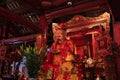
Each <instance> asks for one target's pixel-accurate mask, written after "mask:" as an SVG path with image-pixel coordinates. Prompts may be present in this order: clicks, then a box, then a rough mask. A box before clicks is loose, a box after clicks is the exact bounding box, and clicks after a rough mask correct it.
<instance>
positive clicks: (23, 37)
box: [0, 34, 37, 44]
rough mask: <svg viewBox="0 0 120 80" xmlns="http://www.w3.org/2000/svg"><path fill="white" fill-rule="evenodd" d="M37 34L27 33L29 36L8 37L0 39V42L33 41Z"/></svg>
mask: <svg viewBox="0 0 120 80" xmlns="http://www.w3.org/2000/svg"><path fill="white" fill-rule="evenodd" d="M36 36H37V34H34V35H29V36H22V37H17V38H10V39H5V40H1V41H0V42H1V43H4V44H16V43H22V42H26V41H27V42H29V41H33V40H35V39H36Z"/></svg>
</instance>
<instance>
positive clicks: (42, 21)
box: [40, 15, 48, 44]
mask: <svg viewBox="0 0 120 80" xmlns="http://www.w3.org/2000/svg"><path fill="white" fill-rule="evenodd" d="M40 24H41V28H42V34H41V35H42V36H43V39H44V44H46V40H47V34H48V33H47V29H48V25H47V20H46V17H45V15H42V16H40Z"/></svg>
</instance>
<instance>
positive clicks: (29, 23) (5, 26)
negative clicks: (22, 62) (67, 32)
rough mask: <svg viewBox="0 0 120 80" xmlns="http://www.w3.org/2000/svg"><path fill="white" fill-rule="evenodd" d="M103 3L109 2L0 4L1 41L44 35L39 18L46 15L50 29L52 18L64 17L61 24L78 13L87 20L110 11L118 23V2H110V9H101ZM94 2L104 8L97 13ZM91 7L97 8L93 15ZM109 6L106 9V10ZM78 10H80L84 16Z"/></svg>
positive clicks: (20, 0)
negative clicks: (38, 34)
mask: <svg viewBox="0 0 120 80" xmlns="http://www.w3.org/2000/svg"><path fill="white" fill-rule="evenodd" d="M104 1H105V2H106V0H103V2H102V1H101V0H0V40H2V39H8V38H14V37H21V36H26V35H33V34H37V33H41V31H42V27H41V25H42V23H40V16H43V15H49V16H45V17H46V19H47V25H49V24H50V21H51V19H50V18H53V17H59V18H60V16H61V18H60V19H59V20H61V21H62V20H63V21H64V20H68V19H70V18H71V17H72V15H71V14H70V13H74V12H76V13H77V12H79V13H80V14H81V15H85V16H97V15H99V14H100V13H102V12H103V11H105V10H108V11H111V13H112V15H113V16H114V18H115V20H116V21H119V20H120V15H119V13H118V11H120V9H119V4H118V3H119V2H118V0H116V1H113V0H108V4H109V5H110V6H108V4H104V5H102V4H103V3H104ZM95 2H98V3H99V6H101V5H102V6H103V7H102V8H100V7H99V9H96V7H98V6H96V5H98V3H95ZM89 5H90V7H91V6H92V5H94V6H92V8H91V10H92V11H89V9H90V8H89ZM106 5H107V8H106V7H104V6H106ZM76 6H77V7H76ZM86 6H87V7H86ZM73 8H76V10H77V11H73V10H74V9H73ZM70 9H71V10H70ZM79 9H81V10H80V11H81V12H80V11H79ZM100 9H102V10H100ZM61 10H63V11H66V12H67V11H68V13H61V12H62V11H61ZM85 10H86V11H87V13H86V12H85ZM56 11H59V12H58V13H57V12H56ZM69 12H70V13H69ZM93 12H96V13H97V12H99V14H94V15H92V13H93ZM65 14H69V17H68V16H67V17H66V18H64V16H66V15H65ZM70 16H71V17H70Z"/></svg>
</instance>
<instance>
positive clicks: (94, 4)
mask: <svg viewBox="0 0 120 80" xmlns="http://www.w3.org/2000/svg"><path fill="white" fill-rule="evenodd" d="M105 4H107V0H98V1H93V2H88V3H85V4H81V5H78V6H72V7H69V8H65V9H62V10H57V11H53V12H51V13H48V14H46V17H47V18H49V19H50V18H56V17H59V16H63V15H68V14H73V13H78V12H79V13H80V12H84V11H87V10H90V9H94V8H98V7H100V6H101V5H105Z"/></svg>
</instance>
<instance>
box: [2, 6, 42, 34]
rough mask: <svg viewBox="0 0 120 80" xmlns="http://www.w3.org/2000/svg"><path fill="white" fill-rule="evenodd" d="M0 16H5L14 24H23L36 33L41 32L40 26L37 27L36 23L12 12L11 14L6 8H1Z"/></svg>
mask: <svg viewBox="0 0 120 80" xmlns="http://www.w3.org/2000/svg"><path fill="white" fill-rule="evenodd" d="M0 15H2V16H4V17H5V18H7V19H9V20H11V21H13V22H16V23H19V24H22V25H24V26H26V27H28V28H30V29H32V30H34V31H36V32H40V30H41V29H40V26H38V25H36V24H35V23H32V22H30V21H28V20H26V19H24V18H22V17H21V16H19V15H17V14H14V13H12V12H9V11H8V10H5V9H4V8H2V7H0Z"/></svg>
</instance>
